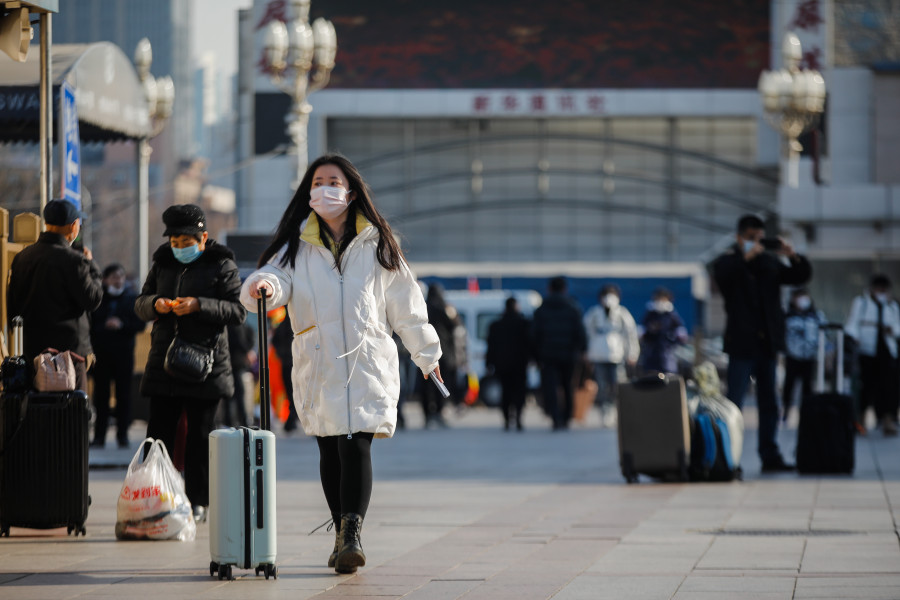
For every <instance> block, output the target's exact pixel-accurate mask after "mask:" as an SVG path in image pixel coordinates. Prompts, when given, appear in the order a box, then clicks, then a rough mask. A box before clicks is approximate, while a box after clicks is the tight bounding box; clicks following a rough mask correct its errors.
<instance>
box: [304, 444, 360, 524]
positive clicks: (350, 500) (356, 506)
mask: <svg viewBox="0 0 900 600" xmlns="http://www.w3.org/2000/svg"><path fill="white" fill-rule="evenodd" d="M373 437H374V434H372V433H361V432H360V433H354V434H353V438H352V439H347V436H346V435H332V436H328V437H317V438H316V442H318V444H319V476H320V477H321V479H322V489H323V490H324V491H325V501H326V502H328V510H330V511H331V518H333V519H334V521H335V523H340V522H341V515H342V514H347V513H356V514H358V515H360V516H362V517H365V516H366V511H367V510H368V509H369V499H370V498H371V497H372V452H371V449H372V438H373Z"/></svg>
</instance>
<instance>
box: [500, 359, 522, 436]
mask: <svg viewBox="0 0 900 600" xmlns="http://www.w3.org/2000/svg"><path fill="white" fill-rule="evenodd" d="M497 377H499V379H500V386H501V387H502V389H503V393H502V395H501V397H500V408H501V409H502V410H503V422H504V423H506V424H507V425H509V424H510V423H511V422H513V421H515V423H516V424H521V423H522V409H523V408H524V407H525V391H526V389H527V388H528V374H527V372H526V370H525V369H522V370H516V371H504V372H502V373H497Z"/></svg>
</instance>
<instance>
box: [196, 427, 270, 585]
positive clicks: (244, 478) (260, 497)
mask: <svg viewBox="0 0 900 600" xmlns="http://www.w3.org/2000/svg"><path fill="white" fill-rule="evenodd" d="M209 490H210V496H209V553H210V557H211V562H210V563H209V574H210V575H213V576H215V575H216V574H218V576H219V579H234V575H233V573H232V567H233V566H236V567H239V568H241V569H255V571H256V574H257V575H259V574H260V573H263V574H265V576H266V579H268V578H269V576H270V575H271V576H272V577H277V576H278V570H277V568H276V567H275V554H276V534H275V532H276V519H275V434H273V433H272V432H271V431H262V430H258V429H250V428H248V427H240V428H238V429H234V428H230V429H217V430H216V431H213V432H212V433H211V434H209Z"/></svg>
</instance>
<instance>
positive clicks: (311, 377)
mask: <svg viewBox="0 0 900 600" xmlns="http://www.w3.org/2000/svg"><path fill="white" fill-rule="evenodd" d="M313 219H314V220H315V218H314V217H313ZM317 224H318V223H317V222H314V223H308V220H307V221H304V223H303V225H302V226H301V230H302V231H303V235H302V237H301V243H300V249H299V251H298V252H297V257H296V262H295V267H294V268H293V269H291V268H290V266H287V267H282V266H281V259H282V256H283V254H284V252H285V251H286V247H285V248H283V249H282V250H281V251H280V252H279V253H277V254H276V255H275V256H274V257H273V258H272V259H271V260H270V261H269V263H268V264H267V265H265V266H263V267H262V268H260V269H258V270H257V271H255V272H254V273H253V274H251V275H250V276H249V277H248V278H247V280H246V281H245V282H244V285H243V287H242V288H241V302H242V303H243V304H244V306H245V307H246V308H247V310H250V311H252V312H256V310H257V301H256V300H255V299H253V298H252V297H251V296H250V286H254V287H255V284H256V283H257V282H258V281H260V280H264V281H266V282H268V283H269V284H270V285H271V286H272V288H273V289H274V293H273V296H272V298H271V299H270V300H269V301H268V302H267V305H266V307H267V308H275V307H277V306H282V305H285V304H286V305H287V310H288V314H289V315H290V317H291V324H292V326H293V328H294V341H293V345H292V351H293V352H292V353H293V357H294V364H293V368H292V370H291V382H292V384H293V388H294V398H293V401H294V405H295V406H296V408H297V413H298V414H299V416H300V423H301V425H302V426H303V430H304V431H305V432H306V434H307V435H314V436H332V435H347V434H349V433H355V432H371V433H374V434H375V437H390V436H392V435H393V433H394V429H395V427H396V424H397V399H398V397H399V394H400V375H399V369H398V358H397V345H396V344H395V343H394V341H393V340H392V339H391V334H392V332H393V331H396V332H397V334H398V335H399V336H400V339H401V340H403V345H404V346H406V348H407V349H408V350H409V351H410V354H411V356H412V359H413V361H414V362H415V364H416V366H418V367H419V368H420V369H421V370H422V371H423V372H424V373H430V372H431V371H433V370H434V368H435V367H436V366H437V364H438V359H439V358H440V356H441V348H440V342H439V341H438V336H437V333H436V332H435V330H434V328H433V327H432V326H431V325H429V324H428V316H427V311H426V308H425V299H424V298H423V296H422V291H421V290H420V289H419V286H418V285H417V284H416V279H415V277H414V276H413V274H412V272H411V271H410V270H409V267H408V266H407V265H406V263H403V266H402V267H401V268H400V269H399V270H396V271H388V270H387V269H385V268H384V267H382V266H381V264H380V263H379V262H378V259H377V257H376V248H377V244H378V230H377V229H375V227H373V226H372V225H371V224H369V223H368V222H367V221H365V220H364V219H362V220H358V221H357V231H358V232H359V233H358V234H357V236H356V237H355V238H354V239H353V241H352V242H351V243H350V244H349V246H348V247H347V249H346V250H345V251H344V254H343V256H342V258H341V263H342V271H341V272H339V271H338V270H337V269H336V268H335V264H334V258H333V255H332V253H331V251H330V250H329V249H327V248H326V247H325V246H324V245H323V244H322V243H321V241H320V240H319V239H318V227H317ZM307 225H311V226H312V227H307ZM311 230H312V231H311Z"/></svg>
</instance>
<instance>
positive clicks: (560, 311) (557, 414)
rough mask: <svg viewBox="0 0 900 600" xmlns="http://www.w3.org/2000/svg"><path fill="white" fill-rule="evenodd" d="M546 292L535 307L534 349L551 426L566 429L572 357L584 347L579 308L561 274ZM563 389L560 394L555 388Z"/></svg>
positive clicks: (569, 416)
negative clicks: (570, 295) (569, 294)
mask: <svg viewBox="0 0 900 600" xmlns="http://www.w3.org/2000/svg"><path fill="white" fill-rule="evenodd" d="M548 290H549V294H548V295H547V297H546V298H544V302H543V303H542V304H541V305H540V306H539V307H538V309H537V310H536V311H534V321H533V326H532V331H533V341H534V352H535V356H536V357H537V360H538V363H539V364H540V367H541V391H542V392H543V395H544V404H545V410H546V411H547V413H548V414H549V415H550V416H551V418H552V419H553V429H554V430H559V429H566V428H568V426H569V421H570V420H571V419H572V394H573V390H572V377H573V373H574V370H575V361H576V360H578V359H579V358H580V357H581V356H582V355H583V354H584V352H585V351H586V350H587V333H586V332H585V329H584V323H582V320H581V310H580V309H579V308H578V306H577V305H576V304H575V303H574V302H573V301H572V299H571V298H569V296H568V294H567V291H568V284H567V283H566V280H565V278H564V277H554V278H553V279H551V280H550V285H549V286H548ZM559 389H562V397H560V396H559V392H558V390H559Z"/></svg>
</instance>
